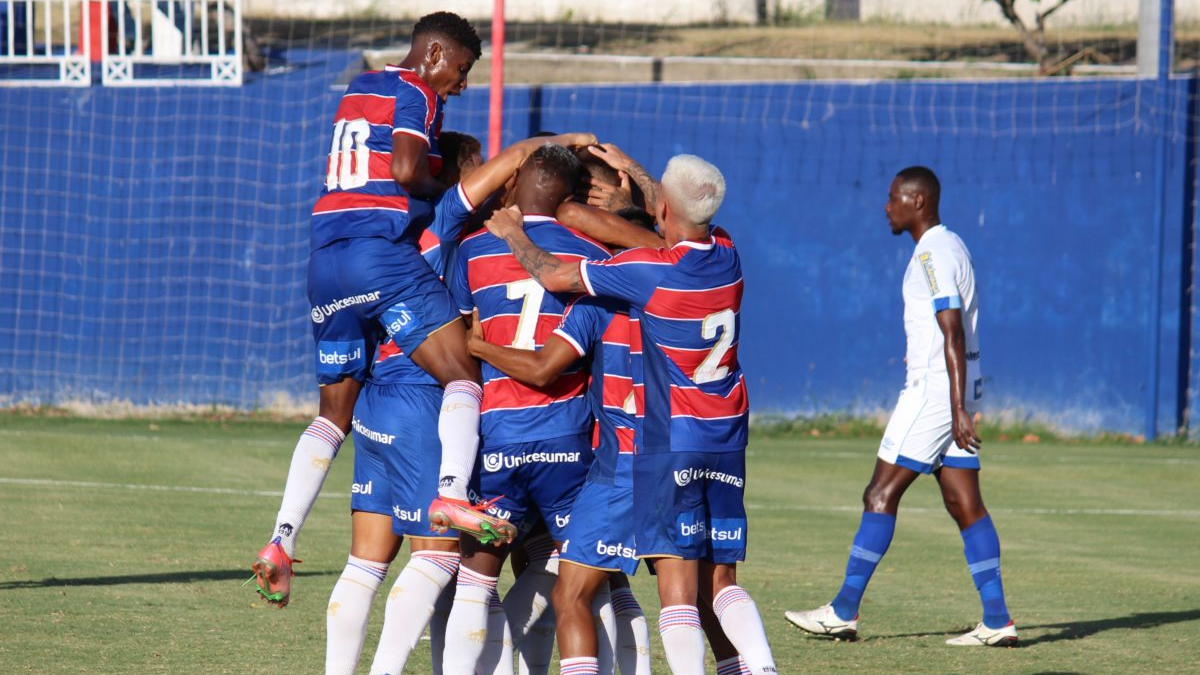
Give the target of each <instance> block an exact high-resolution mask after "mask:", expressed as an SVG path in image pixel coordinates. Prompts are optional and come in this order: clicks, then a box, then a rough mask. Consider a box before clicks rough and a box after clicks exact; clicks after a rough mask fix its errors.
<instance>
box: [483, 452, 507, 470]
mask: <svg viewBox="0 0 1200 675" xmlns="http://www.w3.org/2000/svg"><path fill="white" fill-rule="evenodd" d="M502 466H504V457H503V456H502V455H501V454H500V453H498V452H493V453H492V454H490V455H484V456H483V469H484V471H487V472H488V473H493V472H495V471H499V470H500V467H502Z"/></svg>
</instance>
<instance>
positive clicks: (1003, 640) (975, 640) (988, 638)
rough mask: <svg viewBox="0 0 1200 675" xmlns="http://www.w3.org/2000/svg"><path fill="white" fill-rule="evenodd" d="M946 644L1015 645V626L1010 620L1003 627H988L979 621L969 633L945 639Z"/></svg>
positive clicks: (965, 645) (964, 645)
mask: <svg viewBox="0 0 1200 675" xmlns="http://www.w3.org/2000/svg"><path fill="white" fill-rule="evenodd" d="M946 644H948V645H957V646H959V647H1015V646H1017V627H1016V626H1014V625H1013V622H1011V621H1009V622H1008V625H1007V626H1005V627H1003V628H988V627H987V626H985V625H983V624H982V623H981V624H979V625H978V626H975V630H973V631H971V632H970V633H965V634H963V635H960V636H958V637H956V638H950V639H949V640H946Z"/></svg>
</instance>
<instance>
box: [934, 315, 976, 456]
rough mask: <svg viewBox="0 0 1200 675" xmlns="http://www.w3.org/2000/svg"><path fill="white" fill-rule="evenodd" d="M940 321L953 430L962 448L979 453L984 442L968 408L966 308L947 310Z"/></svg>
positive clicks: (938, 319) (956, 441) (955, 439)
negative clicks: (948, 378) (977, 433)
mask: <svg viewBox="0 0 1200 675" xmlns="http://www.w3.org/2000/svg"><path fill="white" fill-rule="evenodd" d="M937 322H938V327H939V328H941V329H942V337H943V339H944V350H945V354H946V372H947V373H949V375H950V412H951V415H952V416H953V427H952V428H951V433H952V434H953V435H954V442H955V443H957V444H958V447H960V448H962V449H963V450H967V451H968V452H978V451H979V447H980V444H981V441H980V440H979V436H978V435H976V433H975V421H974V420H972V419H971V413H970V412H968V411H967V399H966V391H967V336H966V331H964V330H963V325H962V311H961V310H959V309H943V310H942V311H940V312H938V313H937Z"/></svg>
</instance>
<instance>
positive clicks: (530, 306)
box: [443, 144, 608, 675]
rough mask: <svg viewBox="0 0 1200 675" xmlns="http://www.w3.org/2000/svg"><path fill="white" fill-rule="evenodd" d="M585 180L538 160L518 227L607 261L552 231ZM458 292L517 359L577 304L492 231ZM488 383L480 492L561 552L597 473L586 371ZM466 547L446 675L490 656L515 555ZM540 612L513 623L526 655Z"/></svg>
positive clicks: (467, 250)
mask: <svg viewBox="0 0 1200 675" xmlns="http://www.w3.org/2000/svg"><path fill="white" fill-rule="evenodd" d="M580 172H581V167H580V164H579V160H578V159H577V158H576V157H575V155H573V154H572V153H571V151H570V150H568V149H567V148H565V147H563V146H561V145H555V144H546V145H543V146H542V147H541V148H539V149H538V150H537V151H536V152H534V153H533V155H532V156H530V158H529V159H528V160H527V161H526V162H525V163H524V164H523V165H522V166H521V168H520V169H519V170H518V173H517V181H516V186H515V190H514V191H513V192H512V193H511V196H512V197H513V199H514V201H515V203H516V204H517V205H518V206H519V207H520V208H521V209H523V210H524V212H525V213H527V214H529V215H528V216H527V217H525V218H524V219H523V221H522V222H521V223H520V224H519V225H518V227H521V228H522V231H526V230H527V231H528V232H529V236H530V237H533V238H535V239H536V240H537V241H539V242H540V243H541V244H542V245H543V246H546V247H547V248H549V249H551V250H553V251H554V252H555V253H557V254H558V255H562V256H564V257H567V258H569V259H572V260H576V261H579V260H587V259H598V258H607V257H608V251H607V249H605V248H604V247H603V246H600V245H599V244H597V243H595V242H593V241H590V240H586V239H584V238H583V237H581V236H579V235H577V234H574V233H572V232H571V231H569V230H567V229H566V228H565V227H563V226H562V225H560V224H558V223H557V222H556V221H555V220H554V215H553V214H554V212H555V209H556V208H557V207H558V205H559V204H560V203H561V202H562V201H563V200H565V199H569V198H570V197H571V195H573V194H574V192H575V188H576V185H577V184H578V182H579V177H580ZM450 288H451V292H452V293H453V294H454V297H455V300H456V301H457V303H458V307H459V309H460V311H462V312H463V313H464V314H466V315H470V314H471V312H472V310H473V309H475V308H478V312H479V322H480V324H481V326H482V330H483V332H484V334H485V335H486V336H487V339H488V340H489V341H490V342H496V343H500V344H506V345H509V346H512V347H516V348H518V349H528V350H534V349H539V348H541V346H542V345H543V344H544V343H545V341H546V338H547V337H548V336H549V334H550V333H551V332H552V331H553V330H554V328H555V327H556V326H557V325H558V323H559V321H560V320H561V316H562V313H563V309H564V308H565V306H566V304H567V303H568V302H569V300H570V295H568V294H554V293H546V292H545V289H544V288H543V287H541V286H539V285H538V283H537V282H536V281H534V280H532V279H530V278H529V275H528V274H527V273H526V272H525V270H524V269H522V268H521V265H520V264H519V263H518V262H517V261H516V260H514V259H513V257H512V254H511V253H509V251H508V248H507V247H506V246H505V245H504V242H503V241H500V240H499V239H497V238H496V237H494V236H492V235H491V234H490V233H488V232H487V231H481V232H479V233H477V234H475V235H472V236H470V237H468V238H467V239H465V240H464V241H463V243H462V245H461V247H460V248H459V252H458V258H457V261H456V263H455V265H454V271H453V272H452V274H451V278H450ZM464 348H465V343H464ZM483 373H484V396H483V414H482V420H481V425H482V426H481V431H482V435H483V438H484V447H483V449H482V451H481V452H480V455H481V458H482V462H481V467H480V469H479V475H478V484H479V490H478V491H479V493H480V495H482V497H484V498H491V501H489V502H487V504H488V505H489V508H490V509H492V510H493V511H492V513H493V515H496V516H498V517H501V518H504V519H505V520H507V521H509V522H511V523H513V524H514V525H516V526H517V527H520V526H521V525H522V524H523V522H524V521H525V520H526V518H529V517H532V516H533V514H532V513H531V512H532V511H534V510H536V511H537V512H538V514H540V516H541V518H542V520H543V521H544V522H545V523H546V527H547V529H548V530H549V531H550V535H551V537H552V538H553V539H554V540H555V541H556V542H561V541H562V531H563V528H564V527H565V526H566V524H567V518H568V517H569V515H570V509H571V504H572V503H573V502H574V500H575V495H576V493H578V491H579V488H580V487H581V486H582V485H583V481H584V478H585V476H586V474H587V471H588V466H589V465H590V464H591V457H592V451H591V430H592V416H591V410H590V408H589V407H588V403H587V400H586V397H585V393H586V387H587V372H586V371H585V370H583V369H582V368H579V367H576V369H575V371H574V372H573V373H571V374H569V375H568V376H566V377H563V378H560V379H559V381H558V382H556V383H555V385H554V386H552V387H547V388H533V387H527V386H525V385H522V384H520V383H518V382H516V381H514V380H512V379H510V378H508V377H506V376H504V374H503V373H501V372H500V371H498V370H497V369H495V368H494V367H493V366H490V365H488V364H487V363H484V366H483ZM462 546H463V562H462V567H461V568H460V570H459V575H458V583H457V585H456V588H455V598H454V606H453V609H452V610H451V614H450V620H449V623H448V625H447V629H446V631H447V643H448V644H447V649H446V653H445V656H444V658H443V669H444V670H445V672H446V673H447V675H470V673H472V672H473V671H474V669H475V666H476V661H477V660H478V658H479V648H480V647H481V645H480V643H478V642H474V641H472V639H471V636H474V635H478V634H479V633H480V631H482V630H484V627H485V618H486V617H485V614H484V612H485V610H486V606H485V605H484V600H485V599H486V598H487V597H488V596H489V595H490V594H491V593H492V592H493V590H494V589H495V587H496V582H497V578H498V575H499V573H500V570H501V566H502V565H503V562H504V557H505V555H506V554H507V546H503V547H500V548H486V547H484V546H482V545H481V544H480V542H478V541H475V540H472V539H469V538H464V539H463V541H462ZM529 574H530V572H529V571H527V572H526V573H525V575H529ZM522 578H525V577H524V576H523V577H522ZM530 578H531V580H534V579H538V578H542V579H543V580H544V581H545V582H546V583H547V588H546V593H547V594H548V592H549V586H550V585H552V583H553V576H552V575H541V574H539V575H537V576H536V577H530ZM506 609H507V607H506ZM532 609H533V611H532V612H531V613H530V615H529V616H528V617H526V616H521V617H515V616H513V615H512V614H510V621H512V624H513V626H512V629H513V641H514V644H515V646H516V647H517V648H520V644H521V640H522V639H523V637H524V635H525V633H526V632H527V631H528V629H529V627H530V625H532V623H533V622H535V621H536V620H537V618H538V614H539V613H540V609H538V608H532Z"/></svg>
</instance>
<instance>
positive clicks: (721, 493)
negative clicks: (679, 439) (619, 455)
mask: <svg viewBox="0 0 1200 675" xmlns="http://www.w3.org/2000/svg"><path fill="white" fill-rule="evenodd" d="M745 476H746V453H745V452H659V453H651V454H643V455H638V456H637V457H636V458H635V459H634V461H633V519H634V520H635V528H636V529H635V531H634V536H635V538H636V541H637V551H638V556H639V557H643V558H647V557H648V558H662V557H674V558H682V559H684V560H707V561H709V562H714V563H734V562H741V561H742V560H745V559H746V535H747V532H748V530H747V527H746V505H745V503H744V502H743V495H744V493H745V486H746V480H745Z"/></svg>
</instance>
